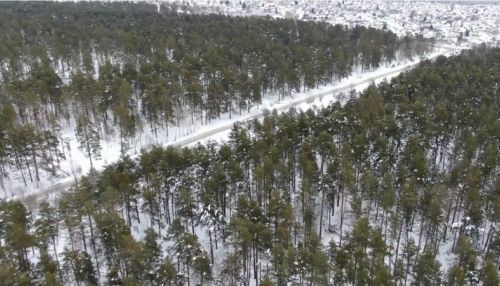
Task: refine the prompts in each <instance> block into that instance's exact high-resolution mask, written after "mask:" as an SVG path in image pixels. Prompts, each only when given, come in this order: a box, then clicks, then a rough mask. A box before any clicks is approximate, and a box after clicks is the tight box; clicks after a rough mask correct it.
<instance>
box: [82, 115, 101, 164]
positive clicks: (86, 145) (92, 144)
mask: <svg viewBox="0 0 500 286" xmlns="http://www.w3.org/2000/svg"><path fill="white" fill-rule="evenodd" d="M76 138H77V139H78V143H79V144H80V145H79V148H80V150H82V151H83V152H84V153H85V155H86V156H87V157H88V158H89V161H90V169H91V170H92V169H93V168H94V165H93V162H92V157H93V158H94V160H98V159H100V157H101V150H102V147H101V144H100V140H101V138H100V136H99V132H98V130H97V128H96V126H95V124H94V123H92V122H91V120H90V119H89V118H88V117H86V116H84V115H80V116H79V117H78V122H77V124H76Z"/></svg>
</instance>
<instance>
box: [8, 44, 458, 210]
mask: <svg viewBox="0 0 500 286" xmlns="http://www.w3.org/2000/svg"><path fill="white" fill-rule="evenodd" d="M436 46H437V47H439V48H440V49H439V50H438V51H437V52H435V53H432V54H430V55H429V56H428V57H427V59H433V58H436V57H438V56H439V55H450V54H453V53H456V52H458V51H460V50H462V49H463V48H462V47H454V46H441V45H436ZM419 62H420V59H418V60H416V61H413V62H408V63H405V64H401V65H398V66H394V67H390V68H381V69H378V70H375V71H372V72H368V73H365V74H362V75H357V76H350V77H348V78H346V79H344V80H342V81H341V82H339V83H338V84H335V85H333V86H326V87H324V88H322V89H320V90H316V91H313V92H310V93H308V94H307V95H306V96H303V97H297V98H286V99H284V100H282V101H281V102H276V103H274V104H272V105H270V106H266V107H265V108H264V107H263V108H261V109H259V110H255V111H254V112H251V113H249V114H247V115H245V116H241V117H235V118H234V119H231V120H228V121H225V122H224V123H223V124H218V125H214V126H210V127H209V128H207V129H204V130H201V131H200V132H197V133H195V134H191V135H188V136H185V137H181V138H179V139H178V140H176V141H175V142H168V143H166V144H164V145H165V146H169V145H172V146H179V147H182V146H187V145H190V144H194V143H197V142H202V141H206V140H207V139H210V138H211V137H213V136H217V135H221V136H222V137H226V135H227V134H228V131H229V130H230V129H231V128H232V126H233V125H234V124H235V123H237V122H245V121H249V120H253V119H258V118H261V117H263V116H264V113H265V110H274V109H275V110H277V111H278V112H284V111H287V110H289V109H290V108H291V107H300V106H301V105H304V106H303V107H305V108H307V107H312V106H314V105H322V106H324V105H327V104H329V103H331V102H333V101H335V100H337V98H336V96H337V95H338V94H340V93H342V92H349V91H350V90H352V89H356V90H362V89H364V88H366V87H367V86H368V85H369V84H371V83H373V82H374V83H377V82H381V81H383V80H388V79H391V78H393V77H395V76H397V75H399V74H400V73H401V72H404V71H406V70H409V69H411V68H413V67H414V66H416V65H417V64H418V63H419ZM318 100H319V101H320V102H319V104H317V103H318V102H317V101H318ZM224 132H225V133H224ZM221 136H219V137H221ZM73 183H74V178H66V179H64V180H61V181H60V182H59V183H56V184H54V185H52V186H50V187H48V188H43V189H39V190H35V191H32V192H25V193H22V194H19V195H18V196H15V197H12V198H9V199H20V200H21V201H22V202H24V203H25V204H26V205H27V207H28V208H29V209H35V208H37V206H38V205H39V203H40V202H41V201H43V200H47V201H51V202H56V201H57V198H58V195H57V194H59V193H60V192H63V191H64V190H66V189H68V188H69V187H71V185H72V184H73Z"/></svg>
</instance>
